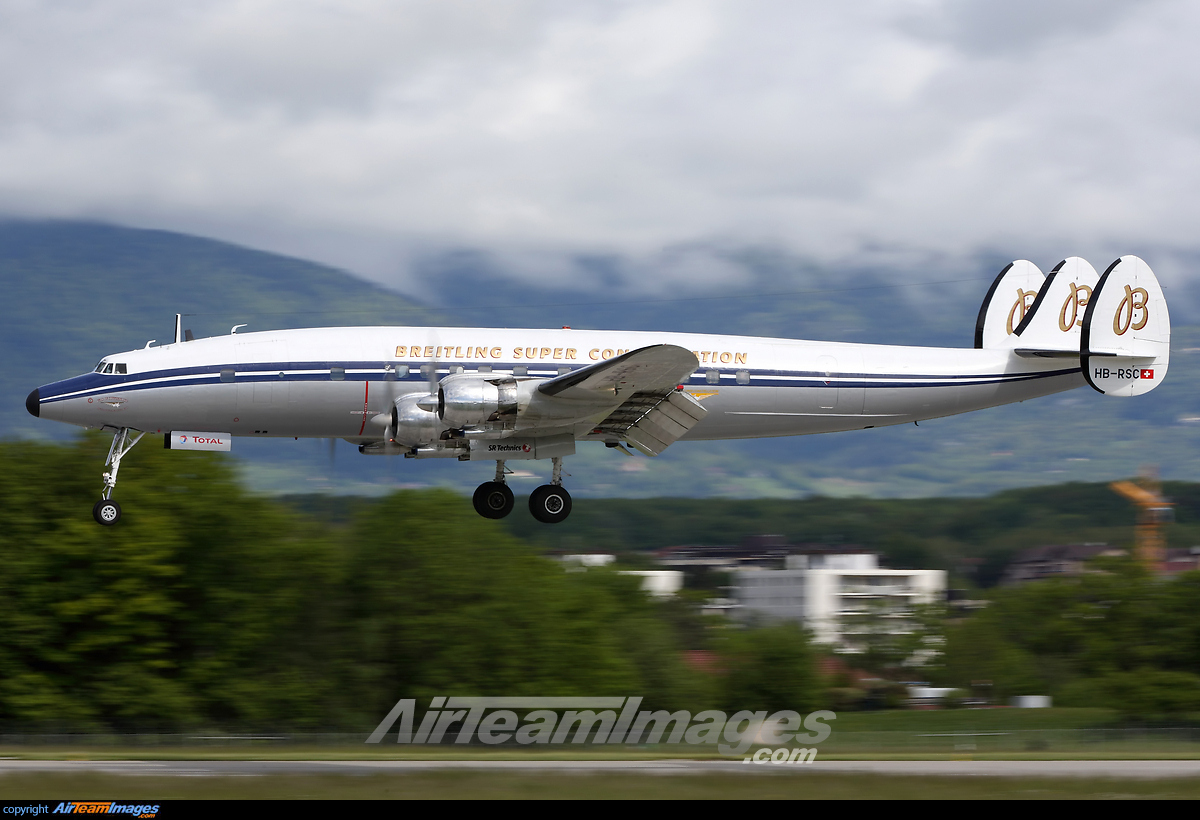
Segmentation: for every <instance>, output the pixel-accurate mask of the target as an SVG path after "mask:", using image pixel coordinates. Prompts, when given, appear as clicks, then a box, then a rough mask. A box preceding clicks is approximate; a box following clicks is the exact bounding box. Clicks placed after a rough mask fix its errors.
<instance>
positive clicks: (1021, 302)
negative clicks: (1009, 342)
mask: <svg viewBox="0 0 1200 820" xmlns="http://www.w3.org/2000/svg"><path fill="white" fill-rule="evenodd" d="M1035 296H1037V291H1036V290H1021V288H1017V301H1015V302H1013V306H1012V308H1011V309H1010V310H1009V311H1008V321H1007V322H1005V323H1004V329H1005V330H1006V331H1007V332H1008V335H1009V336H1011V335H1012V334H1013V330H1014V329H1015V328H1017V327H1019V326H1020V324H1021V322H1022V321H1024V319H1025V311H1027V310H1029V308H1030V306H1031V305H1032V304H1033V297H1035Z"/></svg>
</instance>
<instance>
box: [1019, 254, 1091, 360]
mask: <svg viewBox="0 0 1200 820" xmlns="http://www.w3.org/2000/svg"><path fill="white" fill-rule="evenodd" d="M1098 281H1100V277H1099V275H1098V274H1097V273H1096V269H1095V268H1093V267H1092V266H1091V265H1089V264H1088V263H1087V261H1086V260H1084V259H1080V258H1079V257H1078V256H1072V257H1070V258H1068V259H1064V260H1063V261H1061V262H1059V263H1058V264H1057V265H1055V266H1054V270H1052V271H1050V273H1049V274H1048V275H1047V276H1046V284H1044V285H1042V289H1041V290H1040V291H1038V295H1037V298H1036V299H1034V301H1033V307H1031V308H1030V309H1029V310H1028V311H1027V312H1026V313H1025V319H1024V320H1023V321H1022V322H1021V324H1020V326H1018V327H1017V329H1016V331H1015V334H1016V335H1017V336H1019V337H1020V341H1019V342H1018V343H1017V344H1015V345H1013V346H1014V347H1015V348H1016V349H1017V350H1018V351H1022V350H1024V351H1029V352H1035V353H1037V354H1041V355H1046V354H1053V353H1062V354H1063V355H1068V356H1078V355H1079V337H1080V333H1081V331H1082V330H1083V315H1084V312H1085V311H1086V309H1087V306H1088V303H1089V302H1090V301H1091V298H1092V292H1093V291H1094V290H1095V288H1096V283H1097V282H1098Z"/></svg>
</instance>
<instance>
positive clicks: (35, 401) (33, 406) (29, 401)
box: [25, 387, 42, 416]
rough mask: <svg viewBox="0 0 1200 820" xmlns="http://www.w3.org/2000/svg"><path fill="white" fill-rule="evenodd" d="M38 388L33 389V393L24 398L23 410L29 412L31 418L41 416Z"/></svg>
mask: <svg viewBox="0 0 1200 820" xmlns="http://www.w3.org/2000/svg"><path fill="white" fill-rule="evenodd" d="M39 390H40V388H36V387H35V388H34V390H33V392H32V393H30V394H29V395H28V396H26V397H25V409H26V410H28V411H29V415H31V416H40V415H41V414H42V395H41V393H40V392H39Z"/></svg>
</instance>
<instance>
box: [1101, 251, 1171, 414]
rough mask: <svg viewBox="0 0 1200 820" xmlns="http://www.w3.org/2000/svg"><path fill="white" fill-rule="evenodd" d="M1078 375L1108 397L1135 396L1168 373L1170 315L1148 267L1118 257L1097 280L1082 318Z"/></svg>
mask: <svg viewBox="0 0 1200 820" xmlns="http://www.w3.org/2000/svg"><path fill="white" fill-rule="evenodd" d="M1080 356H1081V365H1082V367H1083V375H1084V377H1085V378H1086V379H1087V382H1088V384H1090V385H1091V386H1092V387H1093V388H1095V389H1096V390H1098V391H1099V392H1101V393H1104V394H1105V395H1107V396H1140V395H1142V394H1143V393H1149V392H1150V391H1151V390H1153V389H1154V388H1155V387H1157V386H1158V385H1159V384H1160V383H1161V382H1162V380H1163V377H1164V376H1166V375H1167V365H1168V363H1169V362H1170V358H1171V317H1170V314H1169V313H1168V312H1167V300H1166V298H1165V297H1164V296H1163V292H1162V287H1161V286H1160V285H1159V284H1158V279H1157V278H1156V277H1155V275H1154V272H1153V271H1151V270H1150V266H1149V265H1147V264H1146V263H1145V262H1143V261H1142V260H1141V259H1139V258H1138V257H1136V256H1122V257H1121V258H1120V259H1118V260H1117V261H1116V262H1113V263H1112V264H1111V265H1109V266H1108V270H1106V271H1105V272H1104V276H1102V277H1100V281H1099V283H1098V284H1097V285H1096V288H1095V291H1094V292H1093V294H1092V298H1091V302H1090V303H1089V304H1088V307H1087V312H1086V313H1085V314H1084V317H1083V328H1082V331H1081V339H1080Z"/></svg>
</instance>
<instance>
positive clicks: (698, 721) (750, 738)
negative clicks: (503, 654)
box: [367, 697, 837, 764]
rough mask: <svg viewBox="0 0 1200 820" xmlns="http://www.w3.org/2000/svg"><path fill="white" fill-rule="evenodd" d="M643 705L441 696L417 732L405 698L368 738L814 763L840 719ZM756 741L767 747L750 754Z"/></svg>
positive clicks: (412, 702) (824, 714) (616, 700)
mask: <svg viewBox="0 0 1200 820" xmlns="http://www.w3.org/2000/svg"><path fill="white" fill-rule="evenodd" d="M641 705H642V699H641V698H625V697H605V698H574V697H557V698H531V697H435V698H433V699H431V700H430V702H429V708H428V710H426V712H425V715H424V717H422V719H421V722H420V724H419V725H417V726H416V731H414V730H413V724H414V722H415V720H416V713H417V702H416V699H415V698H402V699H401V700H399V701H397V703H396V705H395V706H393V707H392V710H391V711H390V712H388V714H387V716H386V717H385V718H384V719H383V720H382V721H380V723H379V725H378V726H376V727H375V731H374V732H372V733H371V736H370V737H368V738H367V743H379V742H381V741H382V740H383V739H384V737H385V736H387V734H388V733H389V732H390V731H392V729H393V728H395V729H396V742H397V743H411V744H438V743H456V744H459V743H461V744H469V743H472V742H478V743H484V744H488V745H499V744H503V743H516V744H520V745H533V744H550V743H555V744H560V743H570V744H579V745H584V744H587V745H591V746H601V745H603V746H613V745H617V744H624V745H636V744H643V743H649V744H654V743H673V744H689V745H693V746H700V747H704V746H710V747H711V746H716V747H717V751H718V752H719V753H720V754H722V755H726V756H731V757H732V756H739V755H744V757H743V760H744V762H746V763H775V764H783V763H811V762H812V761H813V760H814V759H816V756H817V750H816V748H814V747H815V745H816V744H818V743H821V742H822V741H824V740H826V739H827V738H828V737H829V735H830V734H831V733H832V731H833V728H832V727H831V726H830V725H829V722H830V721H832V720H835V719H836V718H837V715H835V714H834V713H833V712H830V711H827V710H821V711H816V712H810V713H809V714H808V715H807V716H802V715H801V714H800V713H799V712H794V711H791V710H782V711H778V712H774V713H771V714H768V713H767V711H766V710H760V711H740V712H734V713H733V714H732V715H729V714H726V713H725V712H721V711H718V710H715V709H712V710H707V711H703V712H698V713H696V714H695V715H694V716H693V715H692V713H691V712H688V711H685V710H680V711H677V712H668V711H666V710H665V709H661V710H657V711H649V710H642V709H641V708H640V707H641ZM397 724H399V725H398V726H397ZM802 730H803V731H802ZM793 744H802V746H803V747H805V748H799V747H796V746H794V745H793ZM809 744H812V747H809ZM753 746H758V747H760V748H758V749H757V750H756V751H755V752H754V754H752V755H747V754H746V753H747V752H748V751H749V750H750V748H751V747H753ZM772 747H775V748H772Z"/></svg>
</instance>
